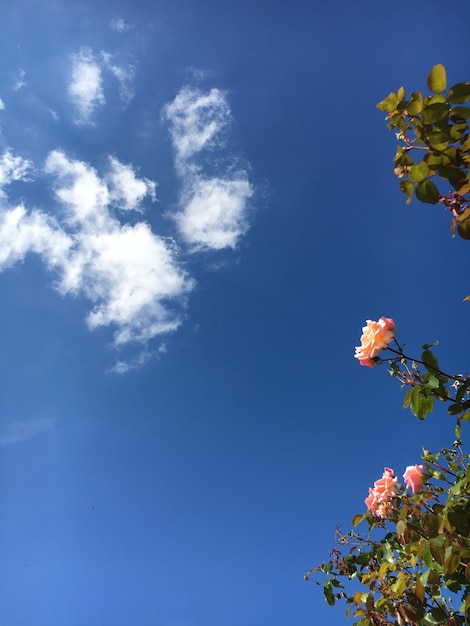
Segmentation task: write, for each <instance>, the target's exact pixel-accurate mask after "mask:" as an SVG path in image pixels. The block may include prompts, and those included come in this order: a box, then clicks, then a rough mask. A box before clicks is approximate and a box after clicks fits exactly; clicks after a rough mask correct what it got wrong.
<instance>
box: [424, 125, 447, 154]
mask: <svg viewBox="0 0 470 626" xmlns="http://www.w3.org/2000/svg"><path fill="white" fill-rule="evenodd" d="M426 138H427V140H428V144H429V146H430V147H431V148H432V149H433V150H442V148H445V147H447V144H448V143H449V137H448V134H447V133H446V132H444V131H442V130H433V131H432V132H430V133H428V134H427V135H426Z"/></svg>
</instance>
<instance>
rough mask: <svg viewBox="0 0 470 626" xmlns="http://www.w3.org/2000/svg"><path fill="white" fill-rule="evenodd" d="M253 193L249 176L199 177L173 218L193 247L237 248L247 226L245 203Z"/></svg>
mask: <svg viewBox="0 0 470 626" xmlns="http://www.w3.org/2000/svg"><path fill="white" fill-rule="evenodd" d="M252 194H253V190H252V187H251V185H250V183H249V182H248V180H247V179H246V178H238V179H228V180H223V179H220V178H211V179H208V180H205V179H203V178H196V180H195V181H194V185H193V187H192V188H191V189H190V190H189V194H188V196H189V198H188V200H187V201H186V202H185V205H184V210H183V211H181V212H179V213H176V215H175V216H174V219H175V221H176V224H177V225H178V228H179V230H180V232H181V234H182V236H183V238H184V239H185V241H186V242H187V243H188V244H189V245H190V246H192V248H193V249H194V250H201V249H207V248H212V249H214V250H221V249H222V248H235V247H236V245H237V242H238V240H239V239H240V237H241V235H243V234H244V233H245V231H246V229H247V221H246V215H245V213H246V211H245V206H246V201H247V199H248V198H250V197H251V195H252Z"/></svg>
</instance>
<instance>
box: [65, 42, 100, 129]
mask: <svg viewBox="0 0 470 626" xmlns="http://www.w3.org/2000/svg"><path fill="white" fill-rule="evenodd" d="M71 61H72V68H71V76H70V81H69V84H68V86H67V94H68V96H69V98H70V100H71V101H72V103H73V105H74V106H75V108H76V110H77V113H78V118H77V122H78V123H81V124H87V123H89V122H90V116H91V114H92V113H93V111H94V110H95V109H96V108H97V107H99V106H103V105H104V103H105V97H104V93H103V84H102V83H103V81H102V77H101V68H100V66H99V64H98V63H97V62H96V60H95V58H94V56H93V53H92V51H91V50H90V49H89V48H81V49H80V51H79V52H78V53H77V54H74V55H72V57H71Z"/></svg>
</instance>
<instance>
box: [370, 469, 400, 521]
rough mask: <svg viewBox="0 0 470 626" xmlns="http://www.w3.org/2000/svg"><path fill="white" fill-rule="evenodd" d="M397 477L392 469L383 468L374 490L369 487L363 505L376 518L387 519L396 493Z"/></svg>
mask: <svg viewBox="0 0 470 626" xmlns="http://www.w3.org/2000/svg"><path fill="white" fill-rule="evenodd" d="M396 482H397V477H396V476H395V473H394V471H393V470H392V469H390V468H389V467H384V473H383V474H382V478H380V479H379V480H376V481H375V483H374V488H371V487H369V495H368V496H367V498H366V499H365V500H364V503H365V505H366V506H367V508H368V509H369V511H370V512H371V513H372V515H375V516H376V517H387V516H388V514H389V513H390V510H391V501H392V498H393V496H394V495H395V493H396Z"/></svg>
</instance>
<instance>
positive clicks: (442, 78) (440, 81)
mask: <svg viewBox="0 0 470 626" xmlns="http://www.w3.org/2000/svg"><path fill="white" fill-rule="evenodd" d="M426 83H427V86H428V88H429V90H430V91H432V92H433V93H442V92H443V91H445V88H446V85H447V78H446V68H445V67H444V66H443V65H441V64H440V63H439V64H438V65H435V66H434V67H433V68H432V70H431V72H430V73H429V76H428V78H427V81H426Z"/></svg>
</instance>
